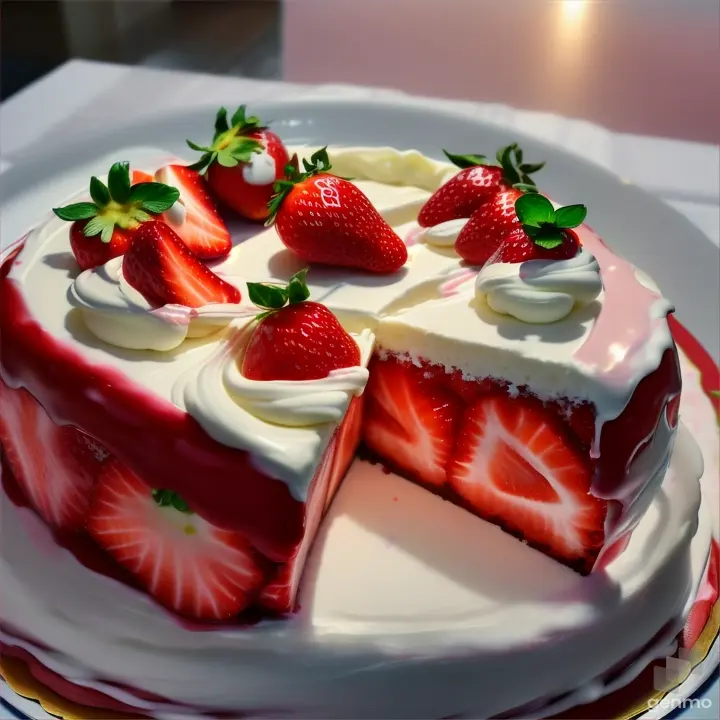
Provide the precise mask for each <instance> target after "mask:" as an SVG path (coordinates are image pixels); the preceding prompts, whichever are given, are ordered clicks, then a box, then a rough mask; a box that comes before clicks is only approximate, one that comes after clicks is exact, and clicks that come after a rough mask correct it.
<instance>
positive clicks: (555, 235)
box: [533, 230, 564, 250]
mask: <svg viewBox="0 0 720 720" xmlns="http://www.w3.org/2000/svg"><path fill="white" fill-rule="evenodd" d="M563 238H564V236H563V232H562V230H554V231H553V230H544V231H542V232H541V233H538V234H537V235H536V236H535V237H534V238H533V242H534V243H535V244H536V245H539V246H540V247H541V248H545V249H546V250H552V249H553V248H556V247H558V246H560V245H562V244H563Z"/></svg>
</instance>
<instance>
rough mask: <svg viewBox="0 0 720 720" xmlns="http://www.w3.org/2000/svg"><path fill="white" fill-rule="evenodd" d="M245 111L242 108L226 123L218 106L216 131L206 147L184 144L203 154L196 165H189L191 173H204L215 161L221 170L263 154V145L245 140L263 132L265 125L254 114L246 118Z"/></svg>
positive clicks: (256, 141)
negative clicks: (252, 134)
mask: <svg viewBox="0 0 720 720" xmlns="http://www.w3.org/2000/svg"><path fill="white" fill-rule="evenodd" d="M246 110H247V109H246V106H245V105H241V106H240V107H239V108H238V109H237V110H236V111H235V112H234V113H233V116H232V118H231V120H230V122H229V123H228V117H227V115H228V113H227V109H226V108H224V107H221V108H220V109H219V110H218V112H217V115H216V116H215V132H214V135H213V139H212V143H211V145H210V146H209V147H207V146H203V145H197V144H196V143H194V142H191V141H190V140H187V141H186V142H187V144H188V147H190V148H191V149H192V150H195V151H196V152H201V153H203V155H202V157H201V158H200V159H199V160H198V161H197V162H196V163H194V164H193V165H190V167H191V168H192V169H193V170H197V171H198V172H205V170H207V168H208V167H209V166H210V165H212V164H213V163H214V162H217V163H219V164H220V165H222V166H223V167H236V166H237V165H239V164H240V163H246V162H249V161H250V159H251V158H252V155H253V153H260V152H262V151H263V143H262V142H261V141H260V140H258V139H257V138H250V137H248V133H251V132H254V131H257V130H263V129H264V126H263V125H262V123H261V122H260V119H259V118H257V117H255V116H254V115H251V116H250V117H248V116H247V112H246Z"/></svg>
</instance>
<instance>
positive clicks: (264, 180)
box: [242, 150, 275, 185]
mask: <svg viewBox="0 0 720 720" xmlns="http://www.w3.org/2000/svg"><path fill="white" fill-rule="evenodd" d="M242 176H243V180H245V182H246V183H247V184H248V185H270V184H272V183H273V182H275V160H273V158H272V156H271V155H270V153H268V151H267V150H263V151H262V152H260V153H253V154H252V156H251V157H250V161H249V162H247V163H246V164H245V165H244V166H243V169H242Z"/></svg>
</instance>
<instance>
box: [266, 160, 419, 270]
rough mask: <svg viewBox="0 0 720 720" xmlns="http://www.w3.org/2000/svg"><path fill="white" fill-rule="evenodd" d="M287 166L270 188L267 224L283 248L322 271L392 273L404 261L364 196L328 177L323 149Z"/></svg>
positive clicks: (400, 247)
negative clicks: (344, 269)
mask: <svg viewBox="0 0 720 720" xmlns="http://www.w3.org/2000/svg"><path fill="white" fill-rule="evenodd" d="M303 167H304V172H301V171H300V170H299V169H296V168H295V167H294V166H293V165H292V164H290V165H288V167H287V168H286V174H287V177H286V179H284V180H279V181H278V182H277V183H276V184H275V189H276V193H277V194H276V195H275V197H274V198H273V199H272V201H271V203H270V218H269V220H268V224H271V223H273V222H274V223H275V227H276V229H277V233H278V235H279V236H280V239H281V240H282V241H283V243H284V244H285V246H286V247H288V248H289V249H290V250H292V251H293V252H294V253H295V254H296V255H298V256H299V257H300V258H302V259H303V260H306V261H308V262H312V263H319V264H322V265H337V266H340V267H351V268H359V269H361V270H367V271H369V272H375V273H392V272H395V271H396V270H399V269H400V268H401V267H402V266H403V265H404V264H405V263H406V261H407V257H408V253H407V247H406V246H405V243H404V242H403V241H402V240H401V239H400V238H399V237H398V235H397V234H396V233H395V231H394V230H393V229H392V228H391V227H390V225H388V223H387V222H385V220H384V219H383V218H382V217H381V215H380V213H379V212H378V211H377V210H376V209H375V207H374V206H373V204H372V203H371V202H370V200H368V198H367V196H366V195H365V194H364V193H363V192H362V191H361V190H360V189H359V188H358V187H357V186H356V185H354V184H353V183H351V182H350V181H349V180H346V179H345V178H341V177H337V176H336V175H332V174H330V172H329V171H330V169H331V167H332V166H331V164H330V159H329V158H328V154H327V148H323V149H322V150H318V151H317V152H316V153H314V154H313V155H312V156H311V158H310V160H303Z"/></svg>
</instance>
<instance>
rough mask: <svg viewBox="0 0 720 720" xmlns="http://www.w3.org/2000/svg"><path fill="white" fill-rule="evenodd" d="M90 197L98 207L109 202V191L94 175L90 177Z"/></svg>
mask: <svg viewBox="0 0 720 720" xmlns="http://www.w3.org/2000/svg"><path fill="white" fill-rule="evenodd" d="M90 197H91V198H92V199H93V202H94V203H95V204H96V205H97V206H98V207H105V206H106V205H107V204H108V203H109V202H110V191H109V190H108V189H107V187H106V186H105V183H104V182H102V181H101V180H98V179H97V178H96V177H95V176H93V177H91V178H90Z"/></svg>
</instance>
